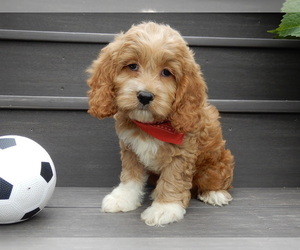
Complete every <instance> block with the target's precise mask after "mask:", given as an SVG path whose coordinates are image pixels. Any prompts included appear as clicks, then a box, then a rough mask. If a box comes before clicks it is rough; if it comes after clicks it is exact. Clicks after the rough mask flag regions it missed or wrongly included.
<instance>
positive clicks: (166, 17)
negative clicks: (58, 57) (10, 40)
mask: <svg viewBox="0 0 300 250" xmlns="http://www.w3.org/2000/svg"><path fill="white" fill-rule="evenodd" d="M282 15H283V14H282V13H0V28H1V29H8V30H9V29H11V30H44V31H62V32H86V33H111V34H113V33H119V32H120V31H126V30H128V29H129V28H130V27H131V25H132V24H138V23H141V22H143V21H147V20H151V21H155V22H157V23H166V24H169V25H170V26H171V27H173V28H175V29H177V30H179V31H180V33H181V34H182V35H184V36H201V37H215V36H218V37H240V38H272V37H273V35H272V34H270V33H267V32H266V31H267V30H272V29H274V28H275V27H277V26H278V24H279V23H280V20H281V19H282ZM91 24H92V25H91ZM107 24H109V25H107Z"/></svg>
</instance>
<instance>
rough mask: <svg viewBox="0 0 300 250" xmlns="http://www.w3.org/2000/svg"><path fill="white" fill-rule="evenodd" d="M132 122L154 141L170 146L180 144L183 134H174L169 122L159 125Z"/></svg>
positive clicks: (174, 131)
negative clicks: (153, 138)
mask: <svg viewBox="0 0 300 250" xmlns="http://www.w3.org/2000/svg"><path fill="white" fill-rule="evenodd" d="M133 122H134V123H135V124H136V125H137V126H138V127H139V128H140V129H141V130H143V131H144V132H146V133H147V134H148V135H151V136H153V137H155V138H156V139H158V140H160V141H164V142H169V143H172V144H181V143H182V141H183V137H184V134H182V133H178V132H176V130H175V129H174V128H173V127H172V125H171V123H170V122H169V121H164V122H161V123H142V122H138V121H135V120H133Z"/></svg>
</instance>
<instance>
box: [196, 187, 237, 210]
mask: <svg viewBox="0 0 300 250" xmlns="http://www.w3.org/2000/svg"><path fill="white" fill-rule="evenodd" d="M198 199H199V200H201V201H203V202H205V203H208V204H211V205H214V206H215V205H217V206H220V207H221V206H223V205H228V203H229V202H230V201H232V197H231V195H230V194H229V193H228V192H227V191H226V190H219V191H207V192H203V193H202V194H201V195H200V194H199V195H198Z"/></svg>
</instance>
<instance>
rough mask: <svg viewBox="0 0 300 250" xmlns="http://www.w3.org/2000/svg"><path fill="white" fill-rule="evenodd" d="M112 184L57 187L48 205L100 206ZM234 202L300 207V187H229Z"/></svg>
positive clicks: (235, 204)
mask: <svg viewBox="0 0 300 250" xmlns="http://www.w3.org/2000/svg"><path fill="white" fill-rule="evenodd" d="M112 189H113V188H112V187H56V189H55V192H54V194H53V196H52V198H51V200H50V201H49V203H48V205H47V207H49V208H50V207H52V208H68V207H69V208H99V209H100V206H101V201H102V199H103V197H104V196H105V195H106V194H108V193H110V192H111V191H112ZM151 191H152V188H147V189H146V194H145V198H144V200H145V202H144V203H145V204H149V195H150V193H151ZM230 193H231V194H232V196H233V198H234V201H233V202H232V203H230V207H234V208H235V209H237V208H239V209H242V208H244V207H245V208H246V207H247V208H249V209H250V208H251V207H252V208H256V209H268V208H270V207H271V208H272V207H282V208H289V207H298V206H300V187H298V188H232V189H231V190H230ZM203 205H204V204H202V203H201V202H199V201H198V200H196V199H192V200H191V203H190V205H189V208H193V209H197V208H199V207H201V208H202V209H204V208H210V206H203Z"/></svg>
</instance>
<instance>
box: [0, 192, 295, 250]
mask: <svg viewBox="0 0 300 250" xmlns="http://www.w3.org/2000/svg"><path fill="white" fill-rule="evenodd" d="M109 191H110V188H62V187H57V188H56V191H55V193H54V196H53V197H52V199H51V201H50V203H49V204H48V206H47V207H46V208H45V209H44V210H43V211H42V212H41V213H40V214H39V215H37V216H36V217H34V218H33V219H31V220H29V221H27V222H23V223H19V224H13V225H1V226H0V242H1V250H2V249H3V250H4V249H54V248H56V249H137V248H139V249H151V248H152V249H160V247H162V248H163V246H165V249H169V248H170V246H172V247H171V248H172V249H197V248H199V247H200V245H201V248H202V246H203V248H204V249H206V248H208V247H210V248H211V249H229V248H230V249H232V247H237V246H243V249H251V248H247V247H252V246H253V247H254V246H255V247H256V246H258V247H259V246H264V247H267V248H264V249H268V247H272V249H283V248H280V247H283V246H285V247H287V246H289V247H290V248H284V249H299V247H300V238H297V237H299V236H300V190H299V189H298V188H288V189H281V188H263V189H260V188H236V189H233V190H232V192H231V193H232V195H233V197H234V200H233V202H232V203H231V204H230V205H229V206H225V207H222V208H220V207H213V206H209V205H206V204H204V203H202V202H200V201H197V200H192V201H191V203H190V206H189V208H188V209H187V214H186V216H185V218H184V220H183V221H181V222H179V223H174V224H170V225H167V226H165V227H149V226H146V225H145V224H144V223H143V222H142V221H141V220H140V213H141V212H142V211H143V210H144V209H145V208H146V207H147V205H149V204H150V201H149V200H148V199H147V198H146V199H145V202H144V204H143V206H142V207H141V208H139V209H137V210H135V211H132V212H129V213H117V214H107V213H101V212H100V211H99V209H100V204H101V200H102V198H103V197H104V195H105V194H107V193H108V192H109ZM247 242H248V243H247ZM257 244H258V245H257ZM244 245H245V246H244ZM100 246H102V247H104V248H102V247H100ZM150 246H151V247H150ZM221 246H222V247H221ZM18 247H19V248H18ZM47 247H48V248H47ZM148 247H149V248H148ZM294 247H295V248H294ZM171 248H170V249H171Z"/></svg>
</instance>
